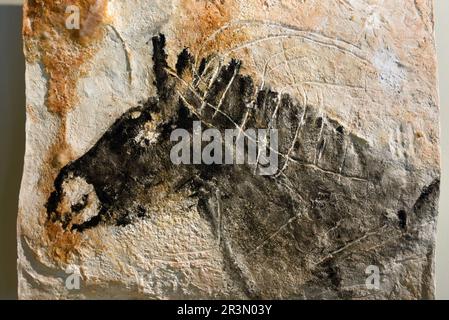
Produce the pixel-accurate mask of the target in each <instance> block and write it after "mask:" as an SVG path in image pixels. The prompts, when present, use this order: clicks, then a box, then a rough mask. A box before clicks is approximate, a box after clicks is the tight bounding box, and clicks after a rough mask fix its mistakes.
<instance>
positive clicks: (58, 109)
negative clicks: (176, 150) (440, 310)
mask: <svg viewBox="0 0 449 320" xmlns="http://www.w3.org/2000/svg"><path fill="white" fill-rule="evenodd" d="M73 3H75V4H76V5H78V6H79V7H80V9H81V14H82V15H81V17H82V23H81V30H67V29H65V28H64V21H65V19H66V17H67V15H66V14H65V8H66V5H67V4H73ZM23 33H24V42H25V44H24V47H25V54H26V58H27V75H26V81H27V149H26V155H25V168H24V176H23V182H22V189H21V197H20V207H19V218H18V252H19V260H18V269H19V295H20V298H22V299H28V298H33V299H45V298H50V299H54V298H56V299H66V298H138V299H145V298H166V299H173V298H249V299H254V298H293V299H323V298H326V299H334V298H335V299H363V298H370V299H371V298H374V299H420V298H433V297H434V249H435V239H434V237H435V223H436V217H437V202H438V195H439V172H440V169H439V161H440V160H439V127H438V113H439V112H438V108H439V107H438V95H437V91H436V76H435V75H436V59H435V47H434V37H433V35H434V18H433V3H432V1H431V0H428V1H426V0H415V1H413V0H388V1H384V0H329V1H314V0H209V1H206V0H136V1H124V0H123V1H120V0H110V1H103V0H102V1H95V0H76V1H75V0H72V1H53V0H52V1H50V0H29V1H27V4H26V5H25V9H24V30H23ZM217 109H218V111H217ZM194 120H196V121H202V124H203V127H205V128H207V127H215V128H218V129H220V130H224V129H232V128H235V127H236V126H238V127H242V128H245V129H246V128H271V127H272V128H277V129H279V159H280V165H279V171H278V172H277V174H276V175H274V176H260V175H258V174H255V168H254V167H252V166H249V165H234V166H232V165H227V166H218V165H215V166H205V165H195V166H186V165H181V166H176V165H173V164H172V163H171V162H170V159H169V154H170V149H171V147H172V145H173V143H172V142H170V139H169V137H170V132H171V130H173V129H174V128H186V129H189V130H191V128H192V121H194ZM256 171H257V170H256ZM370 265H375V266H378V267H379V268H380V271H381V283H380V288H379V290H373V289H369V288H367V287H366V285H365V280H366V277H367V274H365V270H366V268H367V267H368V266H370ZM66 271H67V272H76V273H79V274H80V276H81V288H80V290H72V291H70V290H68V289H67V288H66V287H65V279H66V277H67V276H68V274H67V273H66Z"/></svg>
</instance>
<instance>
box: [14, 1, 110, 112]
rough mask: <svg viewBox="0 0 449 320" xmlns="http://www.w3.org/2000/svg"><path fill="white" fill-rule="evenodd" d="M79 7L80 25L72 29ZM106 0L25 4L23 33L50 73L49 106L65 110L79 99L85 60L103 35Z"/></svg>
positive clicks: (33, 57) (31, 54)
mask: <svg viewBox="0 0 449 320" xmlns="http://www.w3.org/2000/svg"><path fill="white" fill-rule="evenodd" d="M69 6H74V7H76V8H78V9H79V17H80V29H79V30H77V29H72V30H70V29H68V28H67V27H66V21H68V19H69V17H70V14H71V13H73V12H72V11H68V12H67V13H66V10H67V8H68V7H69ZM106 8H107V1H106V0H71V1H68V0H66V1H58V0H29V1H27V2H26V3H25V5H24V24H23V36H24V42H25V53H26V57H27V59H28V60H29V61H38V60H40V61H41V62H42V65H43V67H44V69H45V73H46V75H47V77H48V93H47V101H46V103H47V107H48V109H49V111H51V112H54V113H57V114H63V113H66V112H67V111H68V110H70V109H71V108H73V106H74V105H75V104H76V102H77V98H76V84H77V80H78V78H79V77H80V76H82V74H83V72H85V71H86V70H83V65H84V63H85V61H87V60H89V59H90V58H92V56H93V54H94V53H95V51H96V46H95V44H96V42H97V41H98V40H100V39H101V38H102V36H103V28H102V27H103V22H104V18H105V16H106Z"/></svg>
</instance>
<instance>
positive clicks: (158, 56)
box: [152, 34, 173, 100]
mask: <svg viewBox="0 0 449 320" xmlns="http://www.w3.org/2000/svg"><path fill="white" fill-rule="evenodd" d="M152 43H153V71H154V77H155V81H154V85H155V86H156V89H157V93H158V96H159V98H160V99H162V100H168V99H169V98H170V96H171V90H170V88H172V87H173V84H171V83H170V82H171V81H170V77H169V74H168V71H167V69H168V63H167V54H166V53H165V45H166V41H165V36H164V35H163V34H159V35H158V36H154V37H153V38H152Z"/></svg>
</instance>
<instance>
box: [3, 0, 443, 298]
mask: <svg viewBox="0 0 449 320" xmlns="http://www.w3.org/2000/svg"><path fill="white" fill-rule="evenodd" d="M326 1H335V0H326ZM409 1H410V2H411V1H412V0H404V2H405V3H407V2H409ZM434 1H435V14H436V38H437V50H438V57H439V81H440V82H439V84H440V97H441V103H440V105H441V134H442V137H441V146H442V156H443V157H442V158H443V163H442V164H443V171H442V180H441V181H442V185H441V196H440V199H441V200H440V216H439V224H438V241H437V256H436V282H437V298H438V299H449V158H448V157H446V155H448V154H449V153H448V152H449V124H448V123H449V85H448V84H449V73H448V72H449V0H434ZM21 3H22V1H21V0H0V150H1V155H0V299H2V298H3V299H4V298H7V299H14V298H16V287H17V283H16V274H15V268H16V267H15V265H16V252H15V246H16V240H15V234H16V233H15V229H16V225H15V220H16V213H17V200H18V192H19V185H20V179H21V169H22V161H23V160H22V159H23V152H24V130H25V129H24V128H25V127H24V121H25V108H24V104H25V100H24V79H23V76H24V66H23V64H24V62H23V54H22V48H21V42H20V39H21V35H20V32H21V19H22V18H21V17H22V16H21V8H20V7H19V6H17V5H19V4H21ZM12 4H15V5H16V6H11V5H12Z"/></svg>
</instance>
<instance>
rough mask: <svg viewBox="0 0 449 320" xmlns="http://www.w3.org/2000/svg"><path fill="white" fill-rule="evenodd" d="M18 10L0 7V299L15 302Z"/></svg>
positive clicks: (20, 146)
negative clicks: (13, 300)
mask: <svg viewBox="0 0 449 320" xmlns="http://www.w3.org/2000/svg"><path fill="white" fill-rule="evenodd" d="M21 29H22V7H21V6H0V150H1V151H0V152H1V155H0V299H16V298H17V271H16V261H17V253H16V217H17V205H18V201H17V200H18V194H19V188H20V180H21V176H22V166H23V155H24V144H25V82H24V73H25V68H24V57H23V53H22V42H21V39H22V37H21Z"/></svg>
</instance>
